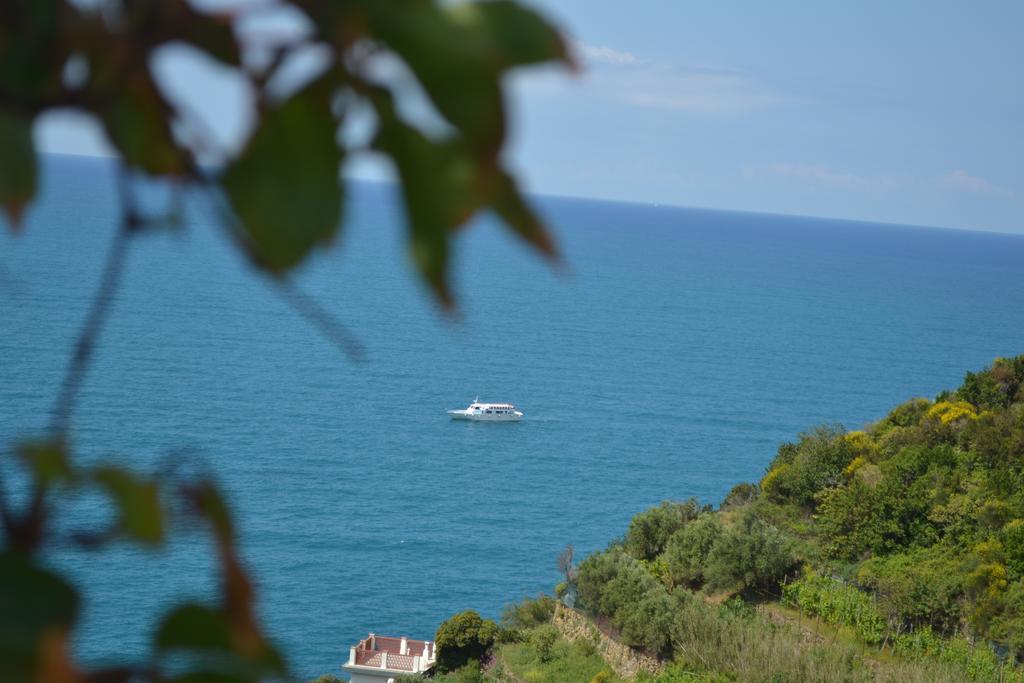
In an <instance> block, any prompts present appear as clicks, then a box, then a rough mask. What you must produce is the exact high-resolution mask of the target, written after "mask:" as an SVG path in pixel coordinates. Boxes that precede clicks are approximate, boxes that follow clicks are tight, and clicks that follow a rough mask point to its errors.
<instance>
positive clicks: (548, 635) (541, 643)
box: [530, 624, 559, 662]
mask: <svg viewBox="0 0 1024 683" xmlns="http://www.w3.org/2000/svg"><path fill="white" fill-rule="evenodd" d="M558 637H559V636H558V629H556V628H555V627H554V626H552V625H551V624H541V625H540V626H538V627H536V628H535V629H533V632H532V633H531V634H530V644H531V645H532V646H533V649H534V650H536V652H537V658H538V659H539V660H540V661H541V662H550V661H551V658H552V649H553V648H554V647H555V643H556V642H557V641H558Z"/></svg>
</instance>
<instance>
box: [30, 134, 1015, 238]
mask: <svg viewBox="0 0 1024 683" xmlns="http://www.w3.org/2000/svg"><path fill="white" fill-rule="evenodd" d="M38 154H39V155H40V156H55V157H75V158H80V159H98V160H109V161H116V160H118V159H119V158H120V157H118V156H116V155H111V154H83V153H74V152H52V151H40V152H38ZM343 177H344V178H345V180H349V181H356V182H361V183H375V184H380V185H398V184H399V181H398V180H396V179H387V178H367V177H361V176H358V175H351V176H350V175H343ZM525 194H526V195H528V196H531V197H535V198H538V199H568V200H571V201H586V202H605V203H608V204H625V205H628V206H642V207H646V208H664V209H683V210H691V211H712V212H718V213H738V214H744V215H751V216H773V217H777V218H795V219H800V220H812V221H815V220H816V221H830V222H836V223H855V224H860V225H875V226H885V227H892V228H912V229H917V230H946V231H951V232H970V233H982V234H988V235H1003V236H1010V237H1024V231H1021V232H1013V231H1009V230H998V229H994V228H964V227H958V226H953V225H924V224H921V223H901V222H898V221H887V220H867V219H863V218H842V217H838V216H822V215H815V214H801V213H785V212H782V211H757V210H754V209H729V208H723V207H716V206H694V205H690V204H676V203H673V202H660V201H659V202H656V201H651V200H646V201H644V200H637V199H620V198H611V197H592V196H585V195H574V194H557V193H552V192H542V191H536V190H527V191H525Z"/></svg>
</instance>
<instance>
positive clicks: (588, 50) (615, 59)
mask: <svg viewBox="0 0 1024 683" xmlns="http://www.w3.org/2000/svg"><path fill="white" fill-rule="evenodd" d="M575 48H576V53H577V54H578V55H580V56H581V57H583V60H584V61H585V62H586V63H587V64H618V65H622V64H640V59H639V58H638V57H637V56H636V55H635V54H633V53H632V52H620V51H619V50H616V49H614V48H610V47H608V46H607V45H587V44H586V43H584V42H581V41H578V40H577V41H576V43H575Z"/></svg>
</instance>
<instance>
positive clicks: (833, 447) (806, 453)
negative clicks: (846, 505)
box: [761, 426, 855, 509]
mask: <svg viewBox="0 0 1024 683" xmlns="http://www.w3.org/2000/svg"><path fill="white" fill-rule="evenodd" d="M845 433H846V431H845V429H843V428H842V427H841V426H828V427H818V428H817V429H815V430H814V431H812V432H808V433H804V434H801V435H800V441H799V442H798V443H796V444H784V445H783V446H781V447H780V448H779V452H778V454H777V455H776V456H775V460H773V461H772V463H771V465H770V466H769V468H768V474H767V475H765V478H764V479H762V480H761V490H762V492H763V493H764V494H765V495H766V496H767V497H768V498H769V499H770V500H772V501H774V502H780V503H781V502H793V503H797V504H798V505H801V506H803V507H806V508H811V509H813V508H814V507H815V497H816V495H817V494H818V492H819V491H822V490H824V489H827V488H830V487H833V486H837V485H838V484H840V483H841V482H842V481H843V471H844V470H845V469H846V466H847V465H849V464H850V461H851V460H853V458H854V457H855V453H854V449H853V446H852V445H851V443H850V442H849V441H847V440H846V439H844V438H843V436H844V435H845Z"/></svg>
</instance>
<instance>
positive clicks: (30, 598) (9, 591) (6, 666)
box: [0, 552, 78, 683]
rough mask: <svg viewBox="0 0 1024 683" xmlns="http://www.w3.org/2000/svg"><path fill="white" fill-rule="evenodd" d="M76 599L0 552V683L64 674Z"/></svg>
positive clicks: (56, 581) (52, 578)
mask: <svg viewBox="0 0 1024 683" xmlns="http://www.w3.org/2000/svg"><path fill="white" fill-rule="evenodd" d="M77 613H78V594H77V593H76V592H75V590H74V588H72V587H71V586H70V585H69V584H68V583H67V582H66V581H64V579H62V578H61V577H59V576H57V575H56V574H53V573H52V572H49V571H46V570H45V569H41V568H39V567H37V566H35V565H33V564H32V563H31V562H30V561H29V560H28V558H26V557H25V556H23V555H20V554H16V553H10V552H6V553H0V681H4V682H5V683H7V682H8V681H10V682H12V683H13V682H18V681H26V682H27V681H36V680H45V677H44V676H43V675H42V674H43V672H46V671H50V672H56V671H58V670H60V669H63V668H64V667H65V666H66V664H67V662H66V650H65V648H64V643H65V640H66V636H67V633H68V631H69V630H70V629H71V626H72V625H73V624H74V621H75V617H76V615H77Z"/></svg>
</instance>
